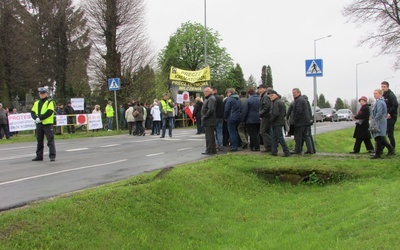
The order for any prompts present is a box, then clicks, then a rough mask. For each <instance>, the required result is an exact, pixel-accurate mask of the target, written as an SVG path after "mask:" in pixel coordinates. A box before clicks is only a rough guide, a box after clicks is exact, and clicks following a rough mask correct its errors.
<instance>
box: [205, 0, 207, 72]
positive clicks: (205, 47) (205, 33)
mask: <svg viewBox="0 0 400 250" xmlns="http://www.w3.org/2000/svg"><path fill="white" fill-rule="evenodd" d="M204 65H205V66H207V0H204Z"/></svg>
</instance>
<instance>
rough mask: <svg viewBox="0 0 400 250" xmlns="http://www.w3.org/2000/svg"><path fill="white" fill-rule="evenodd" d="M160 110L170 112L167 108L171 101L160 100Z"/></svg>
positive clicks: (170, 109)
mask: <svg viewBox="0 0 400 250" xmlns="http://www.w3.org/2000/svg"><path fill="white" fill-rule="evenodd" d="M160 102H161V109H162V111H163V112H165V111H167V112H172V107H170V106H169V103H170V102H171V100H168V101H165V100H161V101H160Z"/></svg>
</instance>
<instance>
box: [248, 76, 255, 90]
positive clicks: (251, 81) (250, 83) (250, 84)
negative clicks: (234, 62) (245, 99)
mask: <svg viewBox="0 0 400 250" xmlns="http://www.w3.org/2000/svg"><path fill="white" fill-rule="evenodd" d="M246 86H247V88H254V89H255V88H257V82H256V78H254V76H253V75H250V77H249V79H247V82H246Z"/></svg>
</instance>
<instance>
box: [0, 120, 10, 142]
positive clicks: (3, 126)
mask: <svg viewBox="0 0 400 250" xmlns="http://www.w3.org/2000/svg"><path fill="white" fill-rule="evenodd" d="M1 130H3V133H4V135H5V137H6V139H10V133H8V124H0V139H3V138H2V136H3V133H2V132H1Z"/></svg>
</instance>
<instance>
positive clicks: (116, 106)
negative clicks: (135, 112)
mask: <svg viewBox="0 0 400 250" xmlns="http://www.w3.org/2000/svg"><path fill="white" fill-rule="evenodd" d="M114 102H115V111H114V112H115V121H116V122H117V131H118V130H119V128H118V109H117V108H118V105H117V91H116V90H114Z"/></svg>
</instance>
